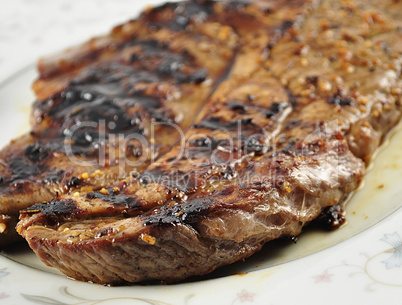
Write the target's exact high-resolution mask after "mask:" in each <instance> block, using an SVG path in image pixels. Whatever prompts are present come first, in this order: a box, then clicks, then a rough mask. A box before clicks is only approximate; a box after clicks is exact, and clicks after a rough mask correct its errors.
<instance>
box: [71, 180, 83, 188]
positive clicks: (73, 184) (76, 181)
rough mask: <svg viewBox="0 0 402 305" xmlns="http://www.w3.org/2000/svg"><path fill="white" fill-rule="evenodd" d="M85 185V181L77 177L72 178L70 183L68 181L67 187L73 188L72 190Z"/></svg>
mask: <svg viewBox="0 0 402 305" xmlns="http://www.w3.org/2000/svg"><path fill="white" fill-rule="evenodd" d="M83 183H84V180H82V179H80V178H77V177H72V178H71V179H70V181H68V183H67V186H68V187H71V188H75V187H78V186H80V185H81V184H83Z"/></svg>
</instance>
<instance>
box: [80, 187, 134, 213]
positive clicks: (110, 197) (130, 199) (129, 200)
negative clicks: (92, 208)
mask: <svg viewBox="0 0 402 305" xmlns="http://www.w3.org/2000/svg"><path fill="white" fill-rule="evenodd" d="M108 192H109V194H102V193H100V192H91V193H88V194H86V197H87V198H88V199H101V200H103V201H106V202H110V203H112V204H113V205H116V206H125V207H126V208H128V209H135V208H139V207H141V206H142V204H141V202H140V201H139V200H138V199H137V198H135V197H134V196H126V195H123V194H117V193H115V192H114V191H113V189H110V190H109V189H108Z"/></svg>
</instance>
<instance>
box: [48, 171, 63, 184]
mask: <svg viewBox="0 0 402 305" xmlns="http://www.w3.org/2000/svg"><path fill="white" fill-rule="evenodd" d="M63 174H64V171H63V170H59V171H55V172H50V173H49V174H47V176H46V178H45V179H44V182H45V183H49V184H55V183H60V182H61V180H62V179H63Z"/></svg>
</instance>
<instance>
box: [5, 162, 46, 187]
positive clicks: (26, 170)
mask: <svg viewBox="0 0 402 305" xmlns="http://www.w3.org/2000/svg"><path fill="white" fill-rule="evenodd" d="M8 165H9V168H10V170H11V173H12V179H11V181H8V183H12V182H14V181H17V180H26V179H27V178H30V177H32V176H35V175H37V174H38V172H39V171H38V168H37V167H36V166H35V165H32V164H30V163H28V162H26V161H24V160H23V159H21V158H18V157H15V158H13V159H12V160H11V161H10V162H9V164H8Z"/></svg>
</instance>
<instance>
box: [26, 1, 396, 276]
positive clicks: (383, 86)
mask: <svg viewBox="0 0 402 305" xmlns="http://www.w3.org/2000/svg"><path fill="white" fill-rule="evenodd" d="M384 3H385V2H381V3H377V2H376V4H374V5H373V4H371V3H367V2H366V1H363V0H354V1H349V2H348V3H347V4H345V3H344V2H341V1H339V2H338V1H336V0H323V1H321V2H320V3H319V5H318V6H316V4H317V3H315V2H313V3H311V2H309V3H307V2H300V1H286V2H285V1H270V5H269V7H267V4H266V2H265V1H259V0H255V1H252V3H251V4H248V5H244V6H243V5H241V6H237V5H235V6H230V5H229V6H228V7H231V8H233V7H234V9H232V10H230V9H227V10H225V9H222V8H225V7H222V5H224V4H223V3H221V2H218V3H216V4H214V9H213V11H212V12H208V14H209V17H208V18H211V20H214V18H215V20H216V21H218V23H220V24H221V25H222V26H225V25H230V26H233V27H235V26H234V24H235V23H236V22H234V21H235V20H237V19H238V18H240V17H241V18H242V19H243V20H247V21H250V22H239V23H238V25H237V27H235V29H236V31H237V33H238V34H239V37H240V38H239V41H240V42H241V47H240V49H239V50H238V52H237V55H236V57H235V59H234V64H233V67H232V70H231V71H230V73H229V74H228V76H227V78H226V80H225V81H224V82H223V83H221V84H220V85H219V86H218V87H217V89H216V90H215V92H214V93H213V94H212V96H210V97H209V98H208V100H207V102H206V103H205V104H204V105H203V107H202V109H201V111H200V113H199V115H198V116H197V118H196V119H195V121H194V124H192V127H191V128H189V129H188V131H187V132H186V136H185V143H186V145H184V146H183V145H182V143H179V144H177V145H175V146H173V147H172V148H171V149H170V150H169V151H168V152H167V153H166V154H165V155H164V156H162V157H161V158H159V159H158V160H156V161H155V162H153V163H152V164H150V165H149V166H148V167H147V168H146V169H145V170H144V171H143V172H142V173H140V174H138V175H133V176H131V177H128V178H127V179H125V180H123V181H121V182H119V183H117V184H115V185H111V186H110V187H109V188H107V189H106V190H102V191H98V192H95V193H93V192H90V193H88V192H86V191H85V190H81V191H80V192H77V194H76V195H63V196H62V197H61V200H62V201H64V202H66V201H69V202H71V203H72V205H73V206H74V209H75V210H74V211H75V212H74V213H69V212H66V213H65V214H63V213H61V214H58V215H55V216H54V215H52V217H49V215H47V214H46V210H47V208H46V205H45V206H34V207H32V208H28V209H26V210H24V211H22V213H21V221H20V222H19V224H18V232H19V233H20V234H21V235H22V236H24V238H25V239H26V240H27V241H28V243H29V245H30V246H31V248H32V249H33V250H34V251H35V252H36V254H37V255H38V256H39V257H40V258H41V259H42V260H43V261H44V262H45V263H46V264H48V265H50V266H54V267H56V268H58V269H60V270H61V271H62V272H63V273H65V274H66V275H68V276H71V277H73V278H76V279H79V280H85V281H93V282H97V283H124V282H131V283H132V282H141V281H149V280H160V281H169V282H175V281H180V280H183V279H186V278H189V277H191V276H195V275H203V274H206V273H209V272H211V271H213V270H214V269H216V268H218V267H220V266H223V265H227V264H231V263H233V262H235V261H238V260H241V259H245V258H247V257H248V256H250V255H252V254H253V253H255V252H256V251H258V250H259V249H261V247H262V246H263V245H264V244H265V243H267V242H269V241H271V240H273V239H276V238H280V237H286V236H291V237H295V236H298V235H299V234H300V233H301V231H302V228H303V226H304V225H305V224H307V223H309V222H311V221H313V220H314V219H316V218H317V217H319V215H320V214H321V213H322V212H323V211H324V212H325V211H326V210H329V211H331V213H332V214H334V212H336V211H334V210H336V209H335V208H331V206H336V205H338V204H342V203H343V202H344V200H345V198H346V197H347V196H348V195H349V194H350V193H351V192H352V191H354V190H355V189H356V188H357V187H358V186H359V184H360V182H361V181H362V179H363V175H364V173H365V166H366V164H367V163H368V162H369V161H370V158H371V156H372V154H373V152H374V151H375V149H376V148H377V147H378V145H379V144H380V142H381V139H382V138H383V136H384V135H385V134H386V132H387V131H388V130H389V129H390V128H392V127H393V126H394V125H395V124H396V123H397V122H398V121H399V119H400V113H401V92H402V88H401V86H402V82H401V79H400V72H401V58H402V49H401V47H400V43H399V41H400V38H401V33H400V31H399V30H398V29H400V26H401V24H400V23H401V21H400V20H402V19H401V16H400V13H397V14H396V13H395V12H401V2H395V1H386V3H385V4H384ZM184 6H186V5H184ZM166 7H170V5H167V6H166ZM189 7H191V5H190V4H189ZM158 14H159V13H158ZM171 14H172V15H169V14H168V15H167V16H168V17H166V18H168V19H169V20H170V21H166V20H162V21H161V23H160V24H161V25H164V24H166V22H168V24H169V26H171V27H176V26H177V25H176V23H177V22H179V21H177V20H175V19H174V17H175V13H174V12H172V13H171ZM208 14H207V15H208ZM373 14H374V15H373ZM395 14H396V15H395ZM202 15H203V13H202ZM239 16H240V17H239ZM285 16H286V17H285ZM289 16H291V18H290V17H289ZM370 16H371V17H370ZM374 16H375V18H374ZM252 17H253V18H252ZM196 18H198V17H196ZM203 18H204V17H202V18H201V19H203ZM190 19H191V18H190ZM251 20H253V21H251ZM370 20H373V21H374V20H376V22H371V21H370ZM289 21H292V22H289ZM183 22H184V21H183ZM362 23H367V28H364V27H361V24H362ZM284 25H285V26H284ZM317 25H319V27H318V28H317ZM186 28H187V26H186ZM175 29H176V28H175ZM178 32H180V31H178ZM384 44H386V45H387V48H386V49H385V48H384V47H382V45H384ZM390 54H392V55H390ZM379 59H380V60H381V64H379V61H378V60H379ZM373 67H374V69H373ZM346 101H347V102H346ZM267 114H269V115H267ZM112 190H113V192H112ZM116 194H118V195H120V196H124V197H123V198H132V199H133V201H134V202H135V204H134V205H131V206H130V205H121V204H116V202H114V197H113V196H116ZM57 200H59V199H57ZM47 204H48V205H52V204H55V205H57V204H58V203H57V202H55V200H51V201H49V202H48V203H47ZM335 214H336V213H335ZM55 220H57V221H55ZM78 250H79V251H78ZM77 253H79V257H78V254H77Z"/></svg>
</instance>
